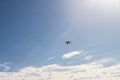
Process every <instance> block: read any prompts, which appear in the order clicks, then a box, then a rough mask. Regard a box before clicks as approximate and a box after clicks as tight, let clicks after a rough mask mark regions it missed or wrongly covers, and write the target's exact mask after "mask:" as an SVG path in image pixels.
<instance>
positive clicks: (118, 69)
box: [0, 59, 120, 80]
mask: <svg viewBox="0 0 120 80" xmlns="http://www.w3.org/2000/svg"><path fill="white" fill-rule="evenodd" d="M106 60H107V59H106ZM101 61H102V60H101ZM101 61H97V62H101ZM103 62H104V61H103ZM105 62H106V61H105ZM94 63H95V62H94ZM91 73H92V74H91ZM0 79H2V80H89V79H90V80H119V79H120V64H116V65H112V66H109V67H104V64H102V63H95V64H93V63H88V64H82V65H77V66H67V67H65V66H60V65H57V64H52V65H48V66H43V67H39V68H36V67H27V68H24V69H21V70H19V71H18V72H0Z"/></svg>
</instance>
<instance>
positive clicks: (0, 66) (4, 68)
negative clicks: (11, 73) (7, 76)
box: [0, 63, 10, 71]
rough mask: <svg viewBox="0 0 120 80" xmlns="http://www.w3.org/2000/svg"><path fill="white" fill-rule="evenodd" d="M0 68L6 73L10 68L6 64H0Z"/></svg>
mask: <svg viewBox="0 0 120 80" xmlns="http://www.w3.org/2000/svg"><path fill="white" fill-rule="evenodd" d="M0 68H3V71H8V70H9V69H10V67H9V66H8V63H3V64H0Z"/></svg>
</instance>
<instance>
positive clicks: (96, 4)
mask: <svg viewBox="0 0 120 80" xmlns="http://www.w3.org/2000/svg"><path fill="white" fill-rule="evenodd" d="M66 40H70V41H71V42H72V44H71V45H70V46H69V47H67V46H66V45H65V41H66ZM81 51H82V52H81ZM77 52H78V53H77ZM69 53H73V54H71V55H72V56H71V55H70V56H71V57H74V58H71V57H70V58H69V55H67V56H68V58H67V59H65V58H64V57H63V56H64V55H65V54H69ZM82 53H83V54H82ZM119 53H120V1H119V0H98V1H96V0H85V1H84V0H75V1H74V0H66V1H64V0H60V1H58V0H57V1H56V0H0V64H1V65H0V71H4V68H5V69H9V68H8V67H7V66H9V67H10V69H9V70H8V71H18V70H20V69H22V68H24V67H28V66H35V67H41V66H46V65H51V64H59V65H61V66H69V65H72V66H75V65H78V64H79V65H80V64H81V65H82V64H87V63H89V62H92V61H97V60H100V59H105V58H107V59H110V60H112V61H113V62H114V63H111V65H113V64H117V63H119V62H120V60H119V58H120V54H119ZM80 54H81V55H80ZM111 58H112V59H111ZM113 59H114V60H113Z"/></svg>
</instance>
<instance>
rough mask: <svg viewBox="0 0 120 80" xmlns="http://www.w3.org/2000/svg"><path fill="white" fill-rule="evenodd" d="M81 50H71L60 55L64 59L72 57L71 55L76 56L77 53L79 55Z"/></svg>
mask: <svg viewBox="0 0 120 80" xmlns="http://www.w3.org/2000/svg"><path fill="white" fill-rule="evenodd" d="M82 52H83V51H73V52H70V53H67V54H64V55H63V56H62V58H64V59H68V58H72V57H75V56H77V55H80V54H81V53H82Z"/></svg>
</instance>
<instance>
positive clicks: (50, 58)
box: [47, 57, 55, 61]
mask: <svg viewBox="0 0 120 80" xmlns="http://www.w3.org/2000/svg"><path fill="white" fill-rule="evenodd" d="M54 58H55V57H49V58H48V59H47V61H50V60H52V59H54Z"/></svg>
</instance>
